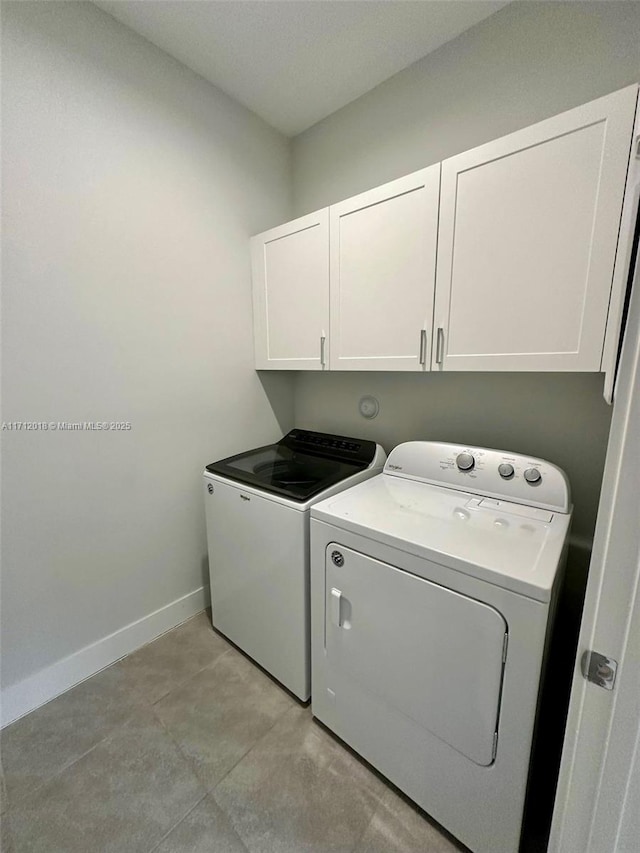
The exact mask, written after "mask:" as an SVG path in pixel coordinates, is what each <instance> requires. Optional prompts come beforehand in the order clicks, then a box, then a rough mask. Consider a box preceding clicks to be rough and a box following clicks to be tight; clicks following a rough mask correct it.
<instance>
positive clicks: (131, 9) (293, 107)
mask: <svg viewBox="0 0 640 853" xmlns="http://www.w3.org/2000/svg"><path fill="white" fill-rule="evenodd" d="M94 2H95V3H96V5H97V6H99V7H100V8H101V9H103V10H104V11H105V12H108V13H109V14H110V15H113V17H114V18H117V19H118V20H119V21H121V22H122V23H123V24H126V25H127V26H128V27H131V29H133V30H136V32H138V33H140V34H141V35H143V36H145V37H146V38H147V39H149V41H151V42H153V43H154V44H155V45H157V46H158V47H160V48H162V49H163V50H164V51H166V52H167V53H169V54H170V55H171V56H173V57H175V58H176V59H178V60H180V62H182V63H184V65H187V66H188V67H189V68H191V69H192V70H193V71H196V72H197V73H198V74H200V75H202V77H204V78H206V79H207V80H209V81H210V82H211V83H214V84H215V85H216V86H218V87H219V88H220V89H222V90H223V91H224V92H226V93H227V94H228V95H231V96H232V97H233V98H235V99H236V100H237V101H239V102H240V103H241V104H244V105H245V106H246V107H248V108H249V109H250V110H253V112H255V113H257V114H258V115H259V116H261V117H262V118H263V119H265V121H267V122H268V123H269V124H271V125H273V126H274V127H276V128H277V129H278V130H280V131H282V133H284V134H286V135H287V136H294V135H295V134H297V133H300V132H301V131H303V130H306V128H308V127H310V126H311V125H312V124H315V123H316V122H317V121H320V119H323V118H325V116H328V115H329V114H330V113H333V112H335V111H336V110H338V109H340V107H343V106H344V105H345V104H348V103H349V102H351V101H353V100H355V99H356V98H358V97H360V95H362V94H364V93H365V92H368V91H369V90H370V89H373V88H374V87H375V86H377V85H378V84H379V83H382V82H383V81H384V80H387V79H388V78H389V77H391V76H392V75H394V74H396V73H397V72H398V71H401V70H402V69H403V68H406V67H407V66H408V65H411V63H413V62H416V60H418V59H420V58H422V57H423V56H426V54H427V53H430V52H431V51H433V50H435V49H436V48H438V47H440V46H441V45H443V44H444V43H445V42H447V41H450V40H451V39H453V38H455V37H456V36H457V35H459V34H460V33H462V32H464V31H465V30H467V29H469V27H472V26H473V25H474V24H477V23H478V22H479V21H481V20H483V19H484V18H487V17H488V16H489V15H492V14H493V13H494V12H496V11H497V10H498V9H500V8H502V7H503V6H506V5H507V3H506V2H504V0H503V2H488V0H94Z"/></svg>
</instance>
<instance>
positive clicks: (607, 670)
mask: <svg viewBox="0 0 640 853" xmlns="http://www.w3.org/2000/svg"><path fill="white" fill-rule="evenodd" d="M581 667H582V674H583V675H584V677H585V678H586V679H587V681H590V682H591V683H592V684H596V685H597V686H598V687H604V689H605V690H613V685H614V683H615V680H616V672H617V671H618V661H617V660H614V659H613V658H608V657H605V655H601V654H600V653H599V652H592V651H590V650H587V651H586V652H585V653H584V654H583V655H582V661H581Z"/></svg>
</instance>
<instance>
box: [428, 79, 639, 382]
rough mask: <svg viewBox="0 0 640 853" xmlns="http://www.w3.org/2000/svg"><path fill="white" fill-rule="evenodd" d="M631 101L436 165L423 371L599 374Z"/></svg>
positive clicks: (572, 114)
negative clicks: (434, 259) (427, 367)
mask: <svg viewBox="0 0 640 853" xmlns="http://www.w3.org/2000/svg"><path fill="white" fill-rule="evenodd" d="M636 98H637V86H631V87H628V88H627V89H622V90H621V91H619V92H615V93H613V94H612V95H608V96H607V97H604V98H600V99H598V100H597V101H593V102H591V103H589V104H585V105H584V106H582V107H578V108H577V109H574V110H570V111H569V112H566V113H563V114H561V115H559V116H555V117H554V118H551V119H549V120H547V121H543V122H540V123H539V124H536V125H534V126H533V127H530V128H527V129H525V130H522V131H519V132H517V133H514V134H511V135H510V136H506V137H504V138H502V139H499V140H496V141H495V142H491V143H488V144H487V145H483V146H481V147H480V148H476V149H474V150H472V151H468V152H466V153H464V154H460V155H459V156H457V157H452V158H451V159H449V160H445V161H444V163H443V164H442V194H441V208H440V230H439V243H438V277H437V290H436V309H435V316H434V331H435V333H436V334H435V342H434V348H433V360H434V362H435V364H434V367H435V366H439V367H440V369H444V370H585V371H587V370H588V371H598V370H600V367H601V360H602V349H603V343H604V335H605V328H606V323H607V310H608V305H609V297H610V292H611V280H612V274H613V266H614V260H615V252H616V243H617V239H618V229H619V224H620V214H621V208H622V199H623V195H624V188H625V178H626V171H627V163H628V157H629V148H630V144H631V135H632V128H633V120H634V112H635V105H636Z"/></svg>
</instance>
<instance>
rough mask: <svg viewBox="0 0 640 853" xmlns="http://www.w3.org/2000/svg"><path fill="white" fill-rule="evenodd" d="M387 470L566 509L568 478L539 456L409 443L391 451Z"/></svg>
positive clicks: (489, 494)
mask: <svg viewBox="0 0 640 853" xmlns="http://www.w3.org/2000/svg"><path fill="white" fill-rule="evenodd" d="M384 473H385V474H391V475H392V476H395V477H407V478H409V479H413V480H422V481H424V482H427V483H432V484H433V485H437V486H445V487H448V488H453V489H459V490H460V491H464V492H470V493H472V494H477V495H485V496H487V497H493V498H498V499H499V498H502V499H504V500H508V501H513V502H514V503H520V504H525V505H527V506H534V507H541V508H542V509H549V510H555V511H557V512H569V510H570V508H571V505H570V504H571V496H570V490H569V481H568V480H567V476H566V474H565V473H564V471H562V470H561V469H560V468H558V467H557V466H556V465H553V464H552V463H551V462H545V461H544V460H543V459H536V458H532V457H530V456H523V455H521V454H517V453H509V452H505V451H501V450H490V449H488V448H484V447H465V446H462V445H459V444H445V443H444V442H438V441H408V442H406V443H405V444H399V445H398V446H397V447H396V448H394V450H392V451H391V453H390V454H389V458H388V459H387V462H386V465H385V467H384Z"/></svg>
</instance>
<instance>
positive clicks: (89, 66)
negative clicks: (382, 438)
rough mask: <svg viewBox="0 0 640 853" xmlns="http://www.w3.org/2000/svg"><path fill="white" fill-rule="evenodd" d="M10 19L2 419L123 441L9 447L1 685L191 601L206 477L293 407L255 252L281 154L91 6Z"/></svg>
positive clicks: (272, 139)
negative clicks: (267, 339)
mask: <svg viewBox="0 0 640 853" xmlns="http://www.w3.org/2000/svg"><path fill="white" fill-rule="evenodd" d="M2 12H3V66H2V78H3V128H2V129H3V152H2V153H3V167H4V174H3V226H4V235H3V237H4V251H3V288H4V304H3V321H4V335H3V343H4V364H3V368H4V385H3V403H4V407H3V420H5V421H44V422H49V421H55V422H57V421H67V422H73V421H112V420H113V421H130V422H131V424H132V429H131V431H129V432H64V431H57V432H52V431H46V432H44V431H29V432H25V431H18V432H7V431H5V432H3V433H2V437H3V445H4V447H3V451H4V453H3V510H4V512H3V586H2V651H3V658H2V676H3V684H4V685H5V686H7V685H13V684H14V683H16V682H19V681H21V680H22V679H24V678H25V677H26V676H28V675H31V674H32V673H35V672H36V671H38V670H40V669H42V668H44V667H47V666H48V665H50V664H52V663H54V662H56V661H59V660H60V659H61V658H64V657H65V656H66V655H70V654H72V653H73V652H76V651H78V650H79V649H81V648H83V647H85V646H87V645H88V644H90V643H92V642H94V641H97V640H99V639H100V638H103V637H105V636H106V635H108V634H110V633H111V632H114V631H117V630H118V629H120V628H121V627H123V626H125V625H127V624H128V623H131V622H133V621H135V620H137V619H141V618H143V617H145V616H146V615H148V614H149V613H151V612H152V611H154V610H156V609H158V608H161V607H163V606H164V605H167V604H168V603H170V602H172V601H174V600H176V599H178V598H180V597H181V596H183V595H186V594H188V593H190V592H191V591H192V590H194V589H197V588H199V587H201V586H202V585H203V580H204V579H205V578H204V572H203V569H204V568H205V567H206V541H205V529H204V513H203V507H202V495H201V471H202V468H203V465H205V464H206V463H207V462H209V461H211V460H212V459H215V458H219V457H221V456H223V455H226V454H229V453H232V452H237V451H239V450H241V449H244V448H246V447H249V446H252V445H254V446H255V445H257V444H260V443H266V442H268V441H271V440H274V439H275V438H276V437H277V436H279V435H281V434H282V430H283V429H288V428H289V427H290V426H291V421H292V413H293V408H292V398H291V388H290V385H291V383H290V379H289V378H288V377H286V376H279V377H278V376H276V377H264V378H263V379H262V381H261V380H260V378H259V377H258V376H257V375H256V373H255V371H254V369H253V339H252V329H251V285H250V263H249V251H248V237H249V235H250V234H253V233H255V232H257V231H261V230H263V229H265V228H268V227H270V226H272V225H275V224H276V223H278V222H281V221H283V220H286V219H287V218H289V217H290V215H291V210H290V195H289V190H290V173H289V165H290V164H289V144H288V142H287V140H285V139H284V138H283V137H282V136H281V135H280V134H278V133H276V132H275V131H274V130H272V129H271V128H270V127H268V126H267V125H266V124H264V123H263V122H262V121H261V120H260V119H258V118H256V117H255V116H254V115H252V114H251V113H249V112H248V111H247V110H245V109H244V108H243V107H241V106H239V105H238V104H237V103H236V102H234V101H232V100H231V99H230V98H228V97H226V96H225V95H223V94H222V93H221V92H220V91H218V90H217V89H215V88H214V87H213V86H211V85H209V84H208V83H205V81H204V80H202V79H201V78H199V77H197V76H196V75H194V74H193V73H191V72H190V71H188V70H187V69H185V68H184V67H183V66H181V65H179V64H178V63H177V62H175V61H174V60H172V59H170V58H169V57H168V56H166V55H165V54H163V53H162V52H161V51H159V50H158V49H156V48H155V47H153V46H151V45H150V44H149V43H148V42H146V41H144V40H143V39H142V38H140V37H139V36H137V35H135V34H134V33H132V32H131V31H130V30H128V29H126V28H125V27H123V26H122V25H121V24H119V23H116V22H115V21H114V20H113V19H112V18H111V17H109V16H108V15H106V14H104V13H103V12H101V11H99V10H98V9H96V7H94V6H92V5H91V4H88V3H69V4H58V3H16V4H13V3H3V10H2ZM263 382H264V385H263ZM267 391H268V392H269V395H270V399H269V397H268V396H267Z"/></svg>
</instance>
